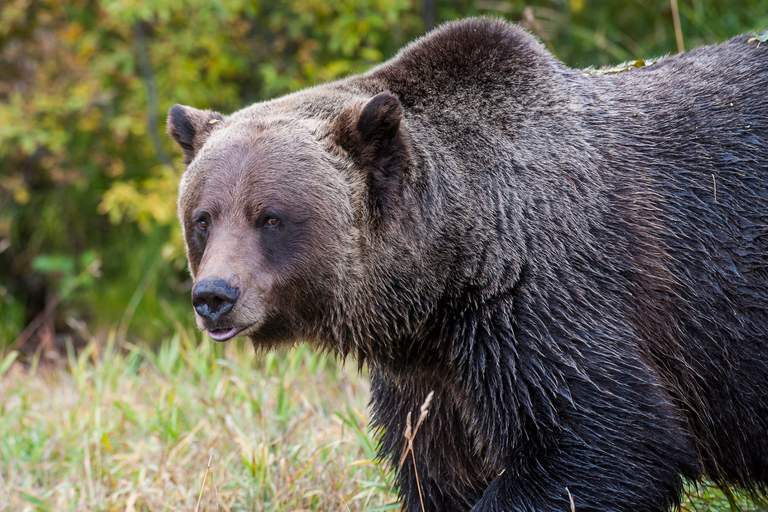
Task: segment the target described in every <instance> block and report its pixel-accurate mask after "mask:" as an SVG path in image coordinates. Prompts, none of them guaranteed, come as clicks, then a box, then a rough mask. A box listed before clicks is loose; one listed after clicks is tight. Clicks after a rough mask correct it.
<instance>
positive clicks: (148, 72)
mask: <svg viewBox="0 0 768 512" xmlns="http://www.w3.org/2000/svg"><path fill="white" fill-rule="evenodd" d="M133 35H134V37H135V38H136V58H137V60H138V61H139V69H140V70H141V78H142V80H143V81H144V86H145V87H146V89H147V129H148V130H149V139H150V141H151V142H152V147H154V149H155V154H156V155H157V159H158V160H159V161H160V163H161V164H165V165H170V163H171V159H170V158H168V155H167V154H166V153H165V150H164V149H163V143H162V142H161V141H160V133H159V132H158V130H157V120H158V107H157V85H155V73H154V71H153V70H152V62H150V60H149V50H148V48H147V22H146V21H142V20H139V21H137V22H136V23H135V24H134V26H133Z"/></svg>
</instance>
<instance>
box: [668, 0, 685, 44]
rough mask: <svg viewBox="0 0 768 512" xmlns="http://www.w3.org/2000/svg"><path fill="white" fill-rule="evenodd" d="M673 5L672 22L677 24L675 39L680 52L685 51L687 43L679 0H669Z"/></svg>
mask: <svg viewBox="0 0 768 512" xmlns="http://www.w3.org/2000/svg"><path fill="white" fill-rule="evenodd" d="M669 3H670V5H671V6H672V23H674V25H675V40H676V41H677V51H678V53H683V52H684V51H685V45H684V44H683V29H682V28H681V26H680V9H678V8H677V0H669Z"/></svg>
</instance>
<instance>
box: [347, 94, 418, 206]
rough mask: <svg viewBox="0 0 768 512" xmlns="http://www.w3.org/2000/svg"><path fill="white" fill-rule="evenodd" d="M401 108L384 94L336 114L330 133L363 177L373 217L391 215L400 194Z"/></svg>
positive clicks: (402, 160) (394, 98) (404, 149)
mask: <svg viewBox="0 0 768 512" xmlns="http://www.w3.org/2000/svg"><path fill="white" fill-rule="evenodd" d="M402 117H403V106H402V105H401V104H400V100H399V99H398V97H397V96H395V95H394V94H392V93H391V92H389V91H384V92H382V93H379V94H377V95H376V96H374V97H373V98H371V99H369V100H368V101H367V102H365V103H358V104H356V105H354V106H351V107H349V108H347V109H346V110H344V111H343V112H342V113H341V114H339V116H338V118H337V119H336V121H335V126H334V132H335V137H336V141H337V143H338V144H339V145H340V146H341V147H342V148H344V149H345V150H346V151H347V152H348V153H349V155H350V156H351V157H352V160H353V161H354V162H355V164H356V166H357V167H358V168H359V169H360V170H361V171H362V172H363V173H365V174H366V177H367V181H368V185H369V199H370V203H371V207H372V211H373V212H374V214H378V215H384V216H386V214H387V213H389V212H391V209H392V207H393V206H394V204H395V203H396V202H397V200H398V198H399V196H400V192H401V191H402V184H403V172H404V165H405V161H406V157H407V153H408V151H407V146H406V143H405V140H404V137H403V134H402V132H401V130H400V121H401V120H402Z"/></svg>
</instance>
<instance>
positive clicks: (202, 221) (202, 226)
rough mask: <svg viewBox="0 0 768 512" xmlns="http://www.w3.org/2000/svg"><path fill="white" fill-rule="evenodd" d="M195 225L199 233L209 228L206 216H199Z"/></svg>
mask: <svg viewBox="0 0 768 512" xmlns="http://www.w3.org/2000/svg"><path fill="white" fill-rule="evenodd" d="M195 224H196V225H197V229H199V230H200V231H207V230H208V228H209V227H211V221H210V219H209V218H208V215H200V216H199V217H198V218H197V221H196V223H195Z"/></svg>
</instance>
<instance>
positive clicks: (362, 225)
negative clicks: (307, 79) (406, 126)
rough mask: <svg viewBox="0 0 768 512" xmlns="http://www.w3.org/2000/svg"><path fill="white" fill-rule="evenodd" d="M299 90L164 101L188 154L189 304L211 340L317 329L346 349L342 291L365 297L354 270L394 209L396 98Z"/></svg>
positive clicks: (371, 254) (399, 140) (272, 341)
mask: <svg viewBox="0 0 768 512" xmlns="http://www.w3.org/2000/svg"><path fill="white" fill-rule="evenodd" d="M304 94H305V95H306V93H304ZM309 96H310V97H309V98H306V99H305V100H303V99H302V93H299V94H297V95H293V96H289V97H286V98H284V99H281V100H279V101H273V102H268V103H262V104H256V105H253V106H251V107H248V108H246V109H243V110H241V111H239V112H236V113H234V114H232V115H230V116H222V115H221V114H218V113H216V112H211V111H206V110H197V109H194V108H192V107H186V106H181V105H175V106H174V107H173V108H172V109H171V110H170V112H169V114H168V119H167V128H168V132H169V134H170V135H171V136H172V137H173V139H174V140H175V141H176V142H177V143H178V144H179V146H180V147H181V148H182V150H183V152H184V159H185V163H186V164H187V169H186V171H185V173H184V175H183V177H182V180H181V184H180V188H179V202H178V214H179V219H180V222H181V225H182V229H183V232H184V238H185V242H186V247H187V256H188V259H189V269H190V272H191V274H192V277H193V280H194V284H193V289H192V302H193V307H194V310H195V313H196V318H197V324H198V327H199V328H200V329H202V330H206V331H208V333H209V334H210V336H211V338H213V339H214V340H216V341H225V340H228V339H230V338H233V337H235V336H248V337H250V338H251V340H252V341H253V342H254V345H256V346H258V347H260V348H271V347H273V346H276V345H278V344H281V343H285V342H293V341H296V340H300V339H315V340H320V341H325V342H326V343H327V344H328V345H327V347H328V348H336V349H338V350H340V351H341V352H342V353H346V352H347V351H348V349H349V347H346V346H345V341H344V340H349V339H350V338H354V337H356V336H355V335H353V334H350V332H349V331H351V330H354V329H356V327H354V326H353V325H352V324H353V323H354V322H353V320H351V319H350V318H349V312H350V311H352V310H353V309H355V307H354V306H353V305H352V304H353V303H354V302H357V301H368V302H375V301H376V296H377V294H376V293H374V292H372V290H371V286H370V285H369V284H365V283H364V282H363V281H365V278H366V275H367V274H369V273H370V272H371V267H372V266H374V267H375V266H376V265H375V264H372V263H369V262H367V260H368V259H370V258H375V257H376V255H375V252H376V251H374V250H372V249H371V245H372V242H371V240H372V239H375V238H376V235H375V232H376V231H377V230H384V229H387V226H390V227H391V225H392V223H391V222H390V221H391V220H392V219H394V218H395V217H397V216H398V215H400V214H399V213H398V208H397V206H398V202H399V201H400V198H401V197H402V185H403V179H404V175H405V173H406V170H407V167H408V161H409V151H408V144H407V142H406V137H405V136H404V134H403V131H402V129H401V126H400V123H401V119H402V112H403V108H402V106H401V104H400V102H399V100H398V98H397V96H395V95H393V94H391V93H389V92H386V91H385V92H381V93H379V94H375V95H372V96H368V97H361V96H360V95H359V94H355V95H352V94H341V93H339V92H334V94H331V95H326V96H322V95H321V96H322V97H320V98H318V93H313V94H309ZM318 105H319V106H318ZM373 309H376V308H375V307H374V308H373ZM379 309H381V308H379ZM357 310H359V308H357ZM383 316H385V315H382V317H383ZM373 323H374V324H375V323H376V322H373ZM370 324H371V322H362V323H361V325H370ZM345 331H346V333H345ZM358 334H359V333H358ZM351 343H353V344H354V343H356V342H351Z"/></svg>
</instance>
